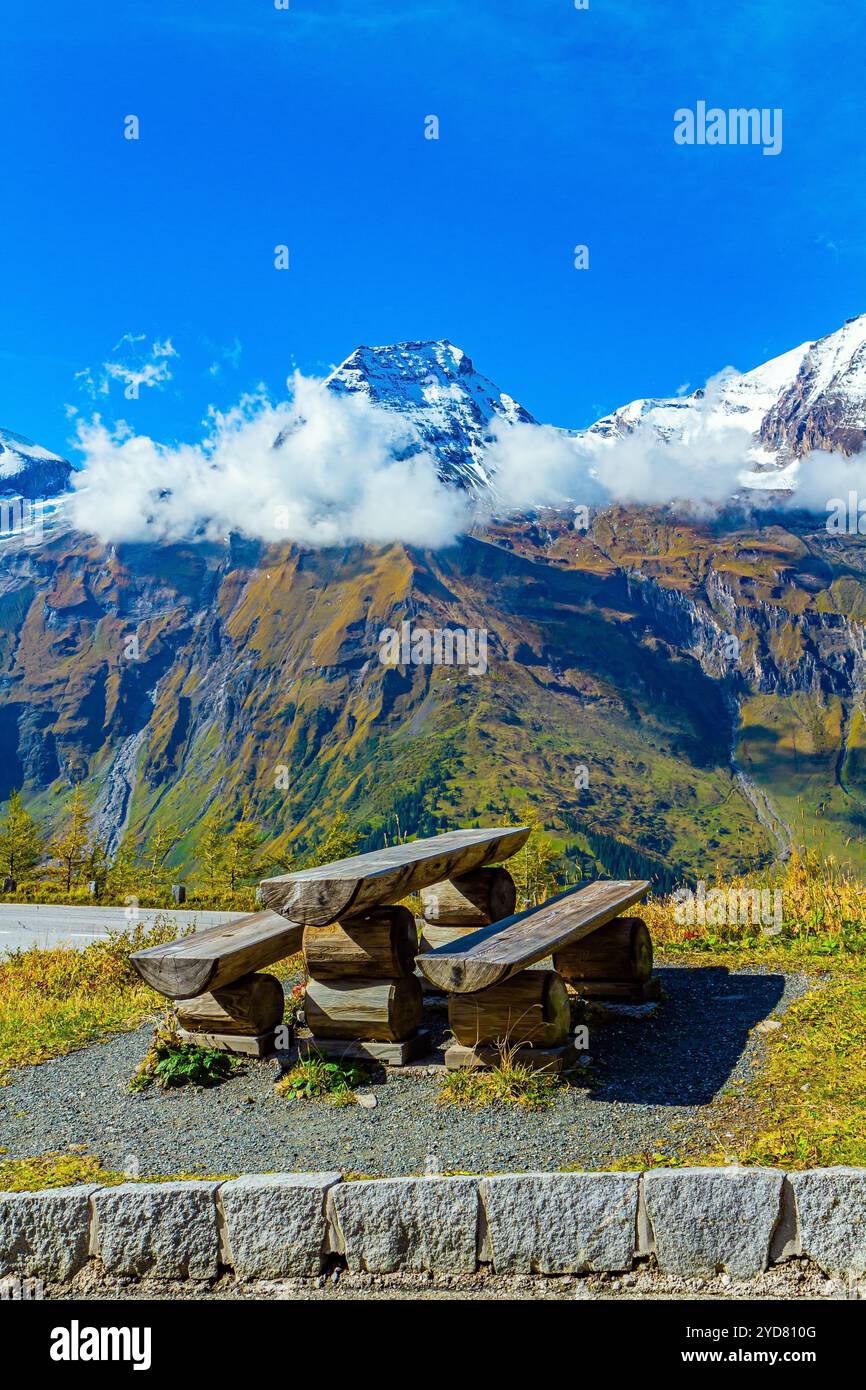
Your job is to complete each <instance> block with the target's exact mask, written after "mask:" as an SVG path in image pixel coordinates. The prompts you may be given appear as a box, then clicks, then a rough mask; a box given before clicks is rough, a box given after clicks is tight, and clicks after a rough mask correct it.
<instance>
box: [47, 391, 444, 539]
mask: <svg viewBox="0 0 866 1390" xmlns="http://www.w3.org/2000/svg"><path fill="white" fill-rule="evenodd" d="M293 386H294V390H293V399H292V401H291V402H290V403H282V404H279V405H274V404H272V403H271V402H270V401H269V400H268V399H267V397H266V396H265V394H264V392H263V391H262V392H260V393H259V394H258V395H256V396H247V397H245V398H244V399H243V400H242V401H241V403H240V404H239V405H238V406H237V407H235V408H234V409H233V410H231V411H229V412H228V413H226V414H222V413H220V412H218V411H215V410H211V412H210V415H209V417H208V420H207V429H206V433H205V437H204V438H203V439H202V441H201V442H200V443H197V444H181V445H177V446H167V445H162V444H159V443H158V442H156V441H155V440H153V439H151V438H149V437H148V436H146V435H136V434H134V433H133V431H132V430H131V429H130V428H129V426H127V425H125V424H123V423H121V424H120V425H118V426H116V427H115V428H109V427H108V426H106V425H105V424H104V423H103V422H102V421H101V420H100V419H99V417H96V418H95V419H93V420H92V421H91V422H90V423H84V422H83V421H82V422H79V426H78V448H79V449H80V451H81V453H82V454H83V458H84V463H83V468H82V470H81V472H79V473H78V474H77V475H76V477H75V479H74V485H75V489H76V491H75V496H74V498H73V503H72V509H73V510H72V520H73V524H74V525H76V526H77V527H78V528H79V529H81V530H86V531H92V532H94V533H95V534H96V535H98V536H100V537H101V538H102V539H103V540H105V541H122V540H153V541H156V540H164V541H172V540H181V539H186V538H188V537H202V538H208V539H216V538H219V537H221V536H225V535H226V534H227V533H228V532H229V531H241V532H244V533H245V534H247V535H250V536H255V537H257V538H259V539H262V540H266V541H279V540H291V541H297V542H299V543H303V544H307V545H318V546H326V545H337V544H341V543H345V542H352V541H367V542H370V543H372V544H378V543H386V542H390V541H395V540H402V541H405V542H407V543H409V544H416V545H425V546H432V547H438V546H442V545H446V544H448V543H449V542H450V541H452V540H453V539H454V537H455V536H456V535H457V534H458V533H459V532H460V531H461V530H463V529H465V528H466V526H467V525H468V524H469V514H468V511H469V509H468V502H467V499H466V497H465V494H462V493H459V492H455V491H454V490H453V489H451V488H448V487H446V486H445V485H444V484H443V483H442V482H440V480H439V478H438V476H437V473H436V466H435V461H434V460H433V459H432V458H431V457H430V455H429V454H426V453H424V452H417V453H413V455H412V456H411V457H409V458H406V457H404V455H405V452H406V450H407V449H409V448H410V447H417V438H416V436H415V434H414V432H413V431H412V429H411V428H410V426H409V425H408V423H407V422H406V421H405V420H404V419H402V418H401V417H400V416H395V415H394V414H393V413H392V412H389V411H386V410H384V409H383V408H382V407H381V406H377V405H375V404H373V403H371V402H370V401H369V400H367V398H366V397H364V396H360V395H349V396H342V395H338V394H336V393H335V392H332V391H330V390H328V389H327V388H326V387H325V386H324V385H323V384H322V383H321V382H319V381H314V380H311V379H309V378H304V377H302V376H300V375H296V376H295V378H294V382H293ZM278 437H280V438H281V443H280V445H279V447H275V444H274V441H275V440H276V439H277V438H278Z"/></svg>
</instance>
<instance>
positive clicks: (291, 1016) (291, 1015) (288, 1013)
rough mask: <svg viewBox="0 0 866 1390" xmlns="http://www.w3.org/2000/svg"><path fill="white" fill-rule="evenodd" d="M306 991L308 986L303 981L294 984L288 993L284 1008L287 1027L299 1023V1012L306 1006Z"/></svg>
mask: <svg viewBox="0 0 866 1390" xmlns="http://www.w3.org/2000/svg"><path fill="white" fill-rule="evenodd" d="M306 992H307V986H306V985H305V984H304V983H303V981H301V983H299V984H297V985H293V986H292V988H291V989H290V991H289V993H288V994H287V995H286V1003H285V1007H284V1009H283V1023H285V1024H286V1025H287V1027H291V1026H292V1025H293V1024H295V1023H297V1021H298V1014H299V1013H300V1012H301V1010H302V1009H303V1007H304V995H305V994H306Z"/></svg>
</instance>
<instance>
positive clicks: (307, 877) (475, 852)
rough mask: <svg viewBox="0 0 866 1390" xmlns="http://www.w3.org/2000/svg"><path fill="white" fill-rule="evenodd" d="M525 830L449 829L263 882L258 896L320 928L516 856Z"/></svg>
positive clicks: (521, 827) (294, 918)
mask: <svg viewBox="0 0 866 1390" xmlns="http://www.w3.org/2000/svg"><path fill="white" fill-rule="evenodd" d="M528 838H529V826H526V825H519V826H505V827H502V826H500V827H497V828H495V829H490V830H452V831H449V832H448V833H447V834H445V835H434V836H432V837H431V838H430V839H427V840H412V841H411V842H410V843H408V844H403V845H392V846H390V847H389V848H388V849H378V850H374V851H373V852H372V853H370V854H356V855H353V856H352V857H351V858H349V859H338V860H336V861H335V862H334V863H333V864H322V865H320V866H319V867H318V868H314V869H301V870H299V871H298V872H297V873H293V874H282V875H280V877H278V878H266V879H264V880H263V882H262V898H263V900H264V902H265V903H267V905H268V907H269V908H271V909H272V910H273V911H274V912H278V913H280V915H281V916H283V917H287V918H288V919H289V920H290V921H292V922H300V923H302V924H303V925H304V926H312V927H324V926H327V925H328V924H329V923H330V922H336V921H338V920H339V919H340V918H341V917H345V916H350V915H354V914H355V913H358V912H363V911H364V910H365V909H367V908H369V907H377V906H379V905H381V904H387V903H396V902H399V900H400V899H401V898H404V897H405V896H406V895H407V893H414V892H417V891H418V889H420V888H427V887H429V886H430V884H432V883H439V882H440V881H441V880H442V879H446V878H452V877H453V876H454V875H455V874H465V873H469V872H470V870H472V869H479V868H481V867H482V866H483V865H485V864H498V863H500V862H501V861H502V860H503V859H509V858H510V857H511V855H512V854H516V853H517V851H518V850H519V849H521V848H522V846H523V845H524V844H525V843H526V841H527V839H528Z"/></svg>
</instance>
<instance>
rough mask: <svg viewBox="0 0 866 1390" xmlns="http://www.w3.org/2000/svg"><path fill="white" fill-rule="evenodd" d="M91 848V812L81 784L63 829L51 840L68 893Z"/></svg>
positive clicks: (71, 801) (77, 880)
mask: <svg viewBox="0 0 866 1390" xmlns="http://www.w3.org/2000/svg"><path fill="white" fill-rule="evenodd" d="M89 848H90V812H89V810H88V807H87V802H86V800H85V798H84V790H83V788H82V787H81V786H80V785H79V786H77V787H76V788H75V790H74V791H73V793H72V795H71V797H70V798H69V803H68V806H67V818H66V822H65V824H64V827H63V829H62V830H61V831H60V833H59V834H58V835H56V836H55V838H54V839H53V840H52V841H51V854H52V856H53V857H54V859H56V860H57V861H58V863H59V865H60V869H61V874H60V877H61V880H62V881H63V882H64V884H65V887H66V891H67V893H68V892H69V890H70V889H71V888H72V885H73V883H78V882H79V880H80V878H81V871H82V869H83V868H84V865H85V862H86V860H87V857H88V851H89Z"/></svg>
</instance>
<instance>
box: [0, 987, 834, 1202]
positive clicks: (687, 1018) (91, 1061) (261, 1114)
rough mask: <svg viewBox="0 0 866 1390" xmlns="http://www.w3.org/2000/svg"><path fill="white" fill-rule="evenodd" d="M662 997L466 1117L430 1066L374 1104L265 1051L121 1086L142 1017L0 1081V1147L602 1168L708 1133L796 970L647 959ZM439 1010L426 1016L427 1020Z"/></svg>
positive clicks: (795, 992) (317, 1161)
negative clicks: (215, 1069) (325, 1098)
mask: <svg viewBox="0 0 866 1390" xmlns="http://www.w3.org/2000/svg"><path fill="white" fill-rule="evenodd" d="M658 973H659V976H660V978H661V981H662V988H663V992H664V997H663V1000H662V1002H661V1003H660V1004H659V1005H658V1006H657V1007H656V1009H655V1011H654V1012H652V1013H649V1014H644V1015H643V1016H633V1015H632V1016H629V1015H627V1014H624V1013H620V1014H618V1013H616V1012H608V1011H599V1012H598V1014H597V1015H594V1017H593V1020H592V1021H591V1022H590V1025H589V1028H590V1044H589V1053H590V1056H591V1063H590V1065H589V1067H588V1073H587V1074H588V1075H589V1077H591V1079H592V1085H591V1087H590V1086H587V1084H586V1080H584V1079H580V1080H578V1081H576V1082H575V1083H574V1084H573V1085H571V1086H570V1087H569V1088H568V1089H566V1090H564V1091H563V1092H562V1093H561V1094H560V1095H559V1097H558V1098H557V1100H556V1103H555V1105H554V1106H553V1107H552V1108H550V1109H548V1110H543V1111H539V1112H535V1113H527V1112H526V1111H524V1110H522V1109H521V1108H519V1107H517V1106H509V1107H501V1108H499V1107H497V1108H488V1109H485V1110H481V1111H470V1110H467V1109H464V1108H456V1107H454V1106H439V1105H437V1104H436V1103H435V1099H436V1094H437V1091H438V1089H439V1084H440V1081H439V1077H438V1075H430V1074H428V1072H427V1070H426V1068H424V1069H422V1070H421V1071H420V1074H419V1072H418V1071H416V1072H414V1073H413V1074H409V1075H402V1074H401V1073H399V1072H392V1073H391V1079H389V1080H388V1081H387V1082H386V1081H385V1080H384V1077H383V1075H382V1074H381V1073H379V1076H378V1079H374V1081H373V1083H372V1084H371V1085H370V1086H369V1087H366V1088H365V1090H368V1091H370V1092H372V1093H373V1094H374V1095H375V1096H376V1099H377V1105H376V1107H375V1108H372V1109H367V1108H362V1107H361V1106H344V1107H336V1106H332V1105H330V1104H328V1103H324V1102H318V1103H314V1102H297V1101H296V1102H292V1101H288V1100H286V1099H284V1098H282V1097H279V1096H276V1095H275V1094H274V1091H273V1083H274V1080H275V1078H276V1075H277V1067H276V1063H275V1062H274V1061H270V1062H258V1061H247V1062H245V1064H244V1068H243V1071H242V1072H240V1073H238V1074H237V1075H235V1076H234V1077H232V1078H231V1079H230V1080H229V1081H227V1082H225V1083H224V1084H223V1085H221V1086H218V1087H215V1088H213V1089H211V1090H199V1089H196V1088H192V1087H184V1088H182V1089H178V1090H174V1091H159V1090H156V1089H150V1090H148V1091H145V1092H143V1093H141V1094H136V1095H134V1094H131V1093H130V1092H129V1091H128V1089H127V1084H128V1081H129V1078H130V1076H131V1075H132V1073H133V1071H134V1070H135V1067H136V1065H137V1064H138V1062H139V1061H140V1059H141V1057H142V1055H143V1053H144V1051H145V1049H146V1047H147V1043H148V1040H149V1036H150V1031H151V1025H150V1024H148V1025H146V1026H144V1027H142V1028H140V1029H138V1030H137V1031H136V1032H134V1033H127V1034H122V1035H120V1036H117V1037H115V1038H112V1039H111V1040H110V1041H109V1042H106V1043H102V1044H99V1045H97V1046H92V1047H88V1048H87V1049H85V1050H84V1051H82V1052H77V1053H73V1054H71V1055H70V1056H68V1057H60V1058H56V1059H55V1060H53V1061H50V1062H46V1063H43V1064H42V1065H41V1066H37V1067H27V1068H23V1069H22V1070H20V1071H18V1072H16V1073H15V1074H14V1076H13V1080H12V1082H11V1084H10V1085H9V1086H7V1087H5V1088H3V1089H2V1090H0V1147H2V1148H4V1149H6V1151H7V1154H8V1156H9V1157H25V1156H27V1155H35V1154H41V1153H45V1152H47V1151H49V1150H57V1149H65V1148H67V1147H68V1146H70V1145H82V1146H84V1147H85V1148H86V1149H87V1151H88V1152H90V1153H93V1154H96V1155H98V1156H99V1158H101V1159H102V1161H103V1163H104V1164H105V1166H106V1167H108V1168H113V1169H123V1170H125V1171H127V1172H130V1173H132V1174H140V1175H156V1174H172V1173H178V1172H186V1173H190V1172H201V1173H208V1174H234V1173H243V1172H273V1171H280V1170H282V1171H299V1170H307V1171H316V1170H322V1169H342V1170H343V1171H349V1172H353V1173H362V1174H365V1175H369V1176H380V1175H387V1174H406V1173H423V1172H438V1171H458V1172H498V1171H506V1170H523V1171H526V1170H542V1169H558V1168H562V1167H566V1166H568V1167H584V1166H585V1167H602V1166H604V1164H605V1162H606V1161H609V1160H610V1159H611V1158H612V1157H615V1156H619V1155H627V1156H631V1155H635V1154H642V1153H646V1152H651V1153H659V1152H664V1153H666V1154H668V1155H670V1156H675V1155H676V1154H677V1153H678V1152H679V1150H680V1149H681V1147H682V1145H683V1144H684V1142H686V1141H693V1140H697V1141H698V1142H702V1141H704V1140H706V1141H707V1143H708V1144H709V1145H710V1146H711V1147H713V1148H716V1147H717V1145H718V1137H723V1136H715V1135H713V1134H711V1133H710V1131H709V1130H708V1128H707V1122H708V1120H709V1118H710V1117H709V1114H708V1107H709V1104H710V1102H711V1101H712V1099H713V1097H714V1096H715V1095H717V1094H718V1092H719V1090H720V1089H721V1088H722V1087H723V1086H724V1085H725V1084H726V1083H727V1082H729V1081H733V1080H737V1079H739V1078H747V1077H749V1076H750V1075H751V1074H752V1071H753V1069H754V1067H755V1064H756V1061H757V1060H758V1059H759V1058H760V1055H761V1051H762V1049H763V1047H764V1046H765V1036H764V1034H762V1033H761V1032H755V1031H754V1030H755V1025H756V1024H758V1023H760V1022H761V1021H762V1020H763V1019H765V1018H767V1017H769V1016H771V1015H780V1014H781V1013H782V1012H783V1011H784V1009H785V1008H787V1007H788V1005H789V1004H790V1003H791V1002H792V1001H793V1000H794V999H796V998H797V997H798V996H800V995H801V994H803V993H804V992H805V990H806V989H807V988H808V984H809V982H808V980H807V978H806V977H805V976H804V975H801V974H790V975H781V974H772V973H767V971H766V970H765V969H762V968H760V967H752V968H750V969H745V970H737V971H728V970H727V969H725V968H722V967H718V966H708V967H703V968H693V967H690V968H686V967H682V966H680V967H669V968H661V969H660V970H659V972H658ZM441 1018H442V1015H441V1011H440V1012H439V1013H438V1015H437V1014H436V1013H431V1022H432V1023H433V1025H434V1027H435V1025H436V1023H437V1022H438V1023H439V1031H440V1032H441Z"/></svg>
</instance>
